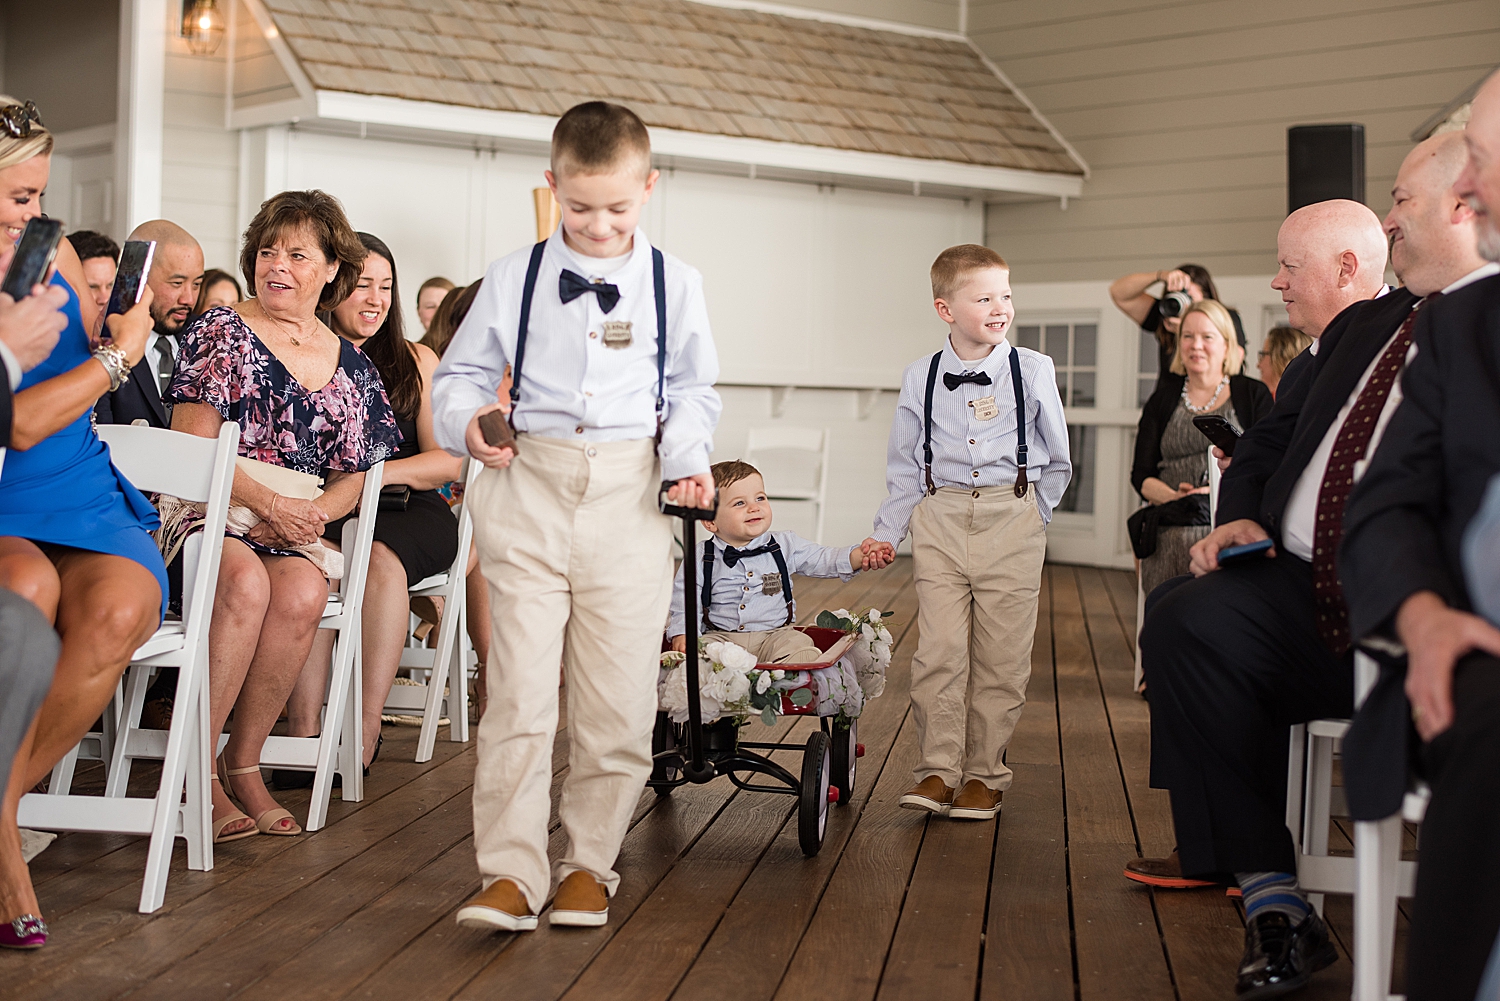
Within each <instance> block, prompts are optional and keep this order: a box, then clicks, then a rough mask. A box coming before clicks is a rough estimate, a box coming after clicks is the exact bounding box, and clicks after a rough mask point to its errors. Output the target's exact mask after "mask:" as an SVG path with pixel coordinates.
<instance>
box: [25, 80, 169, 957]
mask: <svg viewBox="0 0 1500 1001" xmlns="http://www.w3.org/2000/svg"><path fill="white" fill-rule="evenodd" d="M51 166H52V134H51V133H50V132H48V131H47V129H46V127H45V126H44V125H43V124H42V120H41V116H40V115H38V114H37V109H36V106H35V105H33V104H32V103H31V102H29V101H28V102H26V103H24V104H23V103H21V102H19V101H17V100H16V99H15V98H12V97H7V96H4V95H0V249H4V250H6V251H8V250H9V249H10V248H11V247H12V246H13V245H14V243H15V241H16V239H17V238H18V237H19V236H20V235H21V232H22V231H23V230H24V229H25V227H26V224H27V223H28V222H29V221H30V220H32V219H35V218H37V217H39V216H40V215H41V214H42V211H41V197H42V192H43V191H44V190H45V189H46V187H47V178H48V175H49V174H50V172H51ZM57 262H58V263H57V273H56V274H54V275H52V276H51V277H50V280H49V285H50V286H51V288H50V289H49V290H48V292H47V293H46V294H47V295H49V296H51V297H52V298H53V299H54V300H55V302H56V304H57V308H59V309H60V310H61V311H62V313H63V315H64V316H65V317H66V318H67V326H66V327H65V328H64V330H63V332H62V336H61V338H60V339H59V340H58V342H57V346H56V347H54V348H53V349H52V353H51V354H50V355H49V356H48V357H47V359H46V360H45V361H43V362H42V363H41V364H39V365H37V366H36V367H35V368H33V369H32V370H31V371H30V372H27V373H26V375H25V376H24V377H22V379H21V381H20V383H19V384H18V386H17V392H16V395H15V398H14V401H13V407H14V418H13V424H12V428H11V437H10V440H9V441H6V442H0V446H3V447H6V448H8V450H9V451H8V454H7V455H6V457H5V468H4V471H3V475H0V587H3V588H6V589H7V590H10V591H14V592H15V593H17V594H19V595H20V596H21V597H23V598H26V599H27V600H29V601H30V602H31V603H32V604H34V605H36V606H37V608H39V609H41V611H42V614H43V615H45V616H46V617H47V618H48V619H49V620H50V621H51V622H52V623H53V625H54V627H55V628H56V630H57V632H58V635H59V636H60V638H61V639H62V649H61V654H60V655H59V657H58V660H57V667H56V671H55V673H54V675H53V682H52V689H51V691H49V692H48V694H47V698H46V701H44V702H43V703H42V708H41V711H40V712H38V713H37V715H36V718H35V719H34V720H33V721H32V723H31V727H30V730H29V731H28V732H27V734H26V736H25V737H24V738H23V739H22V742H21V745H20V748H19V749H18V750H17V752H16V756H15V760H14V763H13V764H12V766H11V770H10V776H9V784H8V785H7V787H6V791H5V800H4V806H3V809H0V946H3V947H6V948H11V949H35V948H39V947H41V946H42V945H44V944H46V941H47V925H46V922H44V921H43V920H42V919H41V912H40V906H39V905H38V904H37V898H36V892H35V891H34V890H33V889H32V886H31V877H30V874H29V872H28V871H27V868H26V862H25V861H24V859H23V857H22V855H21V838H20V833H19V830H18V829H17V826H16V808H17V806H18V804H19V803H20V799H21V794H22V793H24V792H26V791H28V790H29V789H31V787H32V786H34V785H36V784H37V783H38V782H40V781H41V780H42V779H43V778H45V777H46V776H47V774H48V773H49V772H51V770H52V766H53V765H55V764H56V763H57V762H58V761H59V760H60V759H61V758H62V756H63V755H64V754H66V753H67V752H68V751H69V750H71V749H72V747H73V746H74V745H75V744H77V743H78V741H79V740H80V739H82V737H83V735H84V733H86V732H87V731H88V729H89V725H90V724H91V723H93V722H94V720H96V719H98V718H99V714H100V713H102V712H103V711H104V708H105V706H106V705H107V704H108V703H109V700H110V698H111V697H112V696H113V695H114V693H115V686H116V685H117V684H118V682H119V680H120V676H121V675H122V674H123V673H124V671H125V668H126V667H127V666H128V665H129V664H130V657H131V654H133V653H134V652H135V650H136V648H137V647H139V646H140V645H141V643H143V642H144V641H145V640H146V639H147V638H149V637H150V635H151V633H152V632H153V631H154V630H155V629H156V627H157V625H159V624H160V622H161V618H162V614H163V612H164V610H165V604H166V597H167V575H166V567H165V566H164V565H163V563H162V558H161V553H160V552H158V551H157V548H156V543H155V542H154V541H152V538H151V530H152V529H154V528H156V527H157V525H158V520H157V516H156V511H155V510H154V509H153V508H152V507H151V504H150V503H149V502H148V501H147V500H146V498H145V497H143V496H142V495H141V493H140V492H139V491H138V490H136V489H135V488H134V487H133V486H131V485H130V482H129V481H128V480H126V479H125V478H124V477H123V476H121V475H120V474H119V473H118V472H117V471H116V470H115V467H114V465H113V464H112V463H111V462H110V460H109V450H108V449H107V448H105V447H104V443H103V442H101V441H100V440H99V436H98V435H97V434H95V433H94V428H93V424H92V423H91V421H90V417H91V415H92V413H93V409H94V402H95V401H96V400H98V399H99V397H100V396H102V395H103V394H104V393H107V392H110V391H111V390H114V389H118V388H119V387H120V384H121V383H122V382H123V381H124V380H125V379H126V378H128V377H129V376H130V370H131V368H133V367H134V366H135V365H136V363H138V362H139V361H140V360H141V356H142V355H143V354H145V351H146V338H147V337H148V336H149V335H150V333H151V315H150V305H151V291H150V289H149V288H147V289H146V290H145V291H144V293H143V294H142V296H141V301H140V302H139V303H138V304H137V305H136V306H135V307H134V308H133V309H131V310H130V311H129V312H128V313H125V314H124V315H116V316H111V317H110V318H109V321H108V328H109V334H110V339H109V340H108V341H100V340H99V339H98V332H99V329H100V323H99V316H100V311H99V307H98V306H96V305H95V304H94V301H93V299H92V298H89V297H88V296H87V294H86V293H87V291H88V284H87V282H86V281H85V279H84V275H83V265H82V264H81V263H80V262H79V260H78V255H77V253H75V252H74V250H73V247H72V244H70V243H68V241H66V240H64V241H62V243H61V244H60V245H59V246H58V253H57ZM80 289H81V290H83V291H84V292H85V295H84V296H82V297H80V296H79V295H78V291H79V290H80ZM60 293H62V294H60Z"/></svg>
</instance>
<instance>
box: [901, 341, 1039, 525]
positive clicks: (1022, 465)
mask: <svg viewBox="0 0 1500 1001" xmlns="http://www.w3.org/2000/svg"><path fill="white" fill-rule="evenodd" d="M1020 356H1021V352H1020V351H1018V350H1017V349H1016V348H1014V347H1012V348H1011V349H1010V385H1011V388H1012V389H1013V390H1014V391H1015V395H1016V496H1017V497H1025V496H1026V395H1025V392H1024V390H1023V388H1022V385H1021V357H1020ZM942 360H943V353H942V352H941V351H939V352H938V353H937V354H935V355H933V356H932V364H931V365H929V366H928V367H927V396H926V398H925V399H924V400H923V401H922V424H923V428H924V432H925V433H924V435H923V437H922V461H923V463H924V464H925V465H926V468H927V492H928V493H929V494H935V493H937V484H936V483H934V482H932V391H933V390H934V389H936V388H937V377H938V365H939V364H941V362H942Z"/></svg>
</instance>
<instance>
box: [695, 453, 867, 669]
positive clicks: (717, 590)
mask: <svg viewBox="0 0 1500 1001" xmlns="http://www.w3.org/2000/svg"><path fill="white" fill-rule="evenodd" d="M712 472H713V477H714V486H715V487H717V488H718V491H719V508H718V513H717V516H716V517H715V518H714V520H713V521H707V522H704V523H703V524H704V527H705V528H707V529H708V531H710V532H712V533H713V537H712V538H709V539H706V540H704V542H703V545H702V547H701V552H698V553H687V554H684V557H683V558H684V560H689V559H696V560H698V561H699V562H700V566H701V573H700V575H699V581H700V582H701V586H702V589H703V593H702V595H701V596H700V598H699V601H698V608H699V612H700V614H701V615H702V618H703V621H702V623H701V627H700V633H699V635H700V636H702V638H703V639H704V641H705V642H707V643H715V642H729V643H734V644H736V645H737V646H740V647H743V648H744V649H745V650H747V651H749V652H750V654H751V655H753V656H754V657H755V659H756V661H757V662H759V663H762V664H808V663H814V662H817V661H819V660H821V659H822V651H820V650H819V649H818V647H817V644H815V643H814V642H813V641H812V640H811V639H809V638H808V636H807V635H806V634H805V633H802V632H799V631H797V630H796V629H794V628H793V626H792V623H794V622H795V621H796V620H797V604H796V600H795V599H794V598H793V597H792V574H794V573H800V574H804V575H806V576H808V577H837V578H839V579H840V580H849V579H850V578H852V577H853V576H854V575H855V574H856V573H858V572H860V571H861V570H878V569H880V568H881V567H884V566H886V565H888V564H889V563H890V562H891V561H892V560H893V559H894V558H895V555H896V553H895V549H894V548H893V547H892V546H890V545H889V544H887V543H866V544H865V546H863V547H861V546H844V547H842V548H840V547H835V546H820V545H818V544H817V543H815V542H809V541H808V540H806V539H804V538H802V537H801V536H799V535H798V534H797V533H796V532H773V531H771V502H770V501H769V500H767V498H766V488H765V482H764V481H763V480H762V479H761V475H760V471H759V470H757V469H756V468H755V467H754V466H752V465H750V464H749V463H748V462H740V461H738V460H734V461H731V462H718V463H715V464H714V465H713V467H712ZM682 580H683V568H682V567H678V568H677V579H676V581H675V582H674V583H673V585H672V614H671V618H670V620H669V623H668V628H667V635H668V636H670V637H671V639H672V649H673V650H676V651H677V652H679V653H681V652H684V651H685V650H686V649H687V647H686V626H685V625H684V619H683V616H684V610H683V608H684V604H685V602H684V601H683V593H682V587H683V584H682Z"/></svg>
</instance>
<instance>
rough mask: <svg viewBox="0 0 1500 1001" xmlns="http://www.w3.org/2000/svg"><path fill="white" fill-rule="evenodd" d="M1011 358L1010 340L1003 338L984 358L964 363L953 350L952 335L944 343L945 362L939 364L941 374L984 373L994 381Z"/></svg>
mask: <svg viewBox="0 0 1500 1001" xmlns="http://www.w3.org/2000/svg"><path fill="white" fill-rule="evenodd" d="M1009 357H1010V338H1008V337H1007V338H1002V339H1001V341H1000V343H999V344H996V345H995V346H994V347H992V348H990V353H989V354H987V355H985V356H984V357H983V358H976V359H975V360H973V361H964V360H963V359H962V358H960V357H959V356H958V352H957V351H955V350H953V336H952V335H951V334H950V335H949V336H948V337H947V339H945V340H944V341H943V360H942V361H941V362H940V363H938V371H939V372H960V373H961V372H983V373H984V374H985V375H988V376H989V377H990V379H992V380H993V379H994V378H995V376H996V375H997V374H998V373H999V372H1000V370H1001V367H1002V366H1004V365H1005V364H1006V359H1008V358H1009Z"/></svg>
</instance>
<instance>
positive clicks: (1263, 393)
mask: <svg viewBox="0 0 1500 1001" xmlns="http://www.w3.org/2000/svg"><path fill="white" fill-rule="evenodd" d="M1186 378H1187V377H1186V376H1181V375H1177V374H1175V373H1172V372H1166V373H1163V374H1162V377H1161V381H1160V382H1159V383H1157V386H1156V392H1154V393H1152V394H1151V399H1149V400H1147V401H1146V405H1145V406H1144V407H1142V408H1141V422H1140V424H1139V425H1137V427H1136V434H1135V462H1134V463H1133V464H1132V466H1131V469H1130V485H1131V486H1133V487H1135V492H1136V493H1138V494H1139V493H1140V492H1141V486H1142V485H1143V484H1144V483H1145V482H1146V480H1147V478H1148V477H1152V476H1156V475H1157V474H1158V473H1159V472H1160V470H1161V436H1162V435H1163V434H1165V433H1166V430H1167V422H1168V421H1170V420H1171V419H1172V411H1174V410H1176V409H1177V402H1178V401H1179V400H1180V399H1182V384H1183V382H1184V381H1185V380H1186ZM1274 404H1275V400H1274V399H1273V398H1272V396H1271V391H1270V390H1269V389H1267V388H1266V384H1265V383H1263V382H1261V381H1260V380H1258V379H1252V378H1250V377H1249V376H1245V375H1231V376H1230V377H1229V405H1230V406H1232V407H1233V408H1234V416H1235V418H1236V419H1238V420H1239V422H1240V430H1242V431H1248V430H1250V428H1251V426H1252V425H1254V424H1255V423H1256V422H1257V421H1259V420H1260V419H1261V418H1263V417H1265V416H1266V415H1267V414H1269V413H1270V412H1271V407H1272V406H1273V405H1274ZM1208 444H1209V442H1208V439H1207V438H1204V439H1203V449H1204V451H1205V452H1206V451H1207V450H1208ZM1144 496H1145V495H1144V494H1142V498H1143V499H1144Z"/></svg>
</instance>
